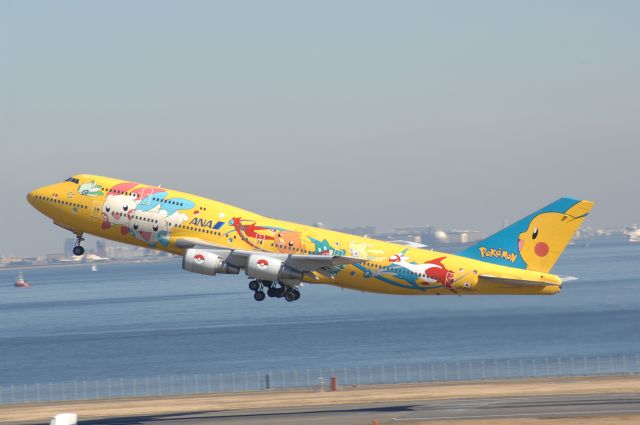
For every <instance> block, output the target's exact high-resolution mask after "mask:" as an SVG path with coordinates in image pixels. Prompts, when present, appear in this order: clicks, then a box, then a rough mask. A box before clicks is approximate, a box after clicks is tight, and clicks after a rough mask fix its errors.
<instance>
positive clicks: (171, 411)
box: [0, 375, 640, 425]
mask: <svg viewBox="0 0 640 425" xmlns="http://www.w3.org/2000/svg"><path fill="white" fill-rule="evenodd" d="M60 412H76V413H78V416H79V418H80V423H81V424H94V425H106V424H118V425H124V424H157V425H158V424H165V425H169V424H171V425H173V424H187V425H207V424H221V425H230V424H233V425H239V424H248V425H258V424H305V425H307V424H309V425H323V424H332V425H342V424H344V425H350V424H354V425H355V424H372V423H373V420H374V419H377V420H378V421H379V423H380V424H381V425H382V424H395V425H404V424H408V425H416V424H429V425H436V424H447V425H457V424H464V425H485V424H492V425H495V424H500V425H512V424H514V425H516V424H517V425H530V424H531V425H533V424H540V423H541V422H542V420H544V424H545V425H578V424H583V423H589V424H590V425H591V424H603V425H604V424H606V425H620V424H632V423H640V376H629V375H627V376H610V377H574V378H552V379H549V378H546V379H525V380H506V381H483V382H455V383H433V384H412V385H382V386H365V387H349V388H343V389H342V390H341V391H337V392H317V391H313V390H295V391H257V392H249V393H230V394H204V395H196V396H180V397H177V396H169V397H154V398H137V399H113V400H97V401H79V402H56V403H41V404H31V405H5V406H1V407H0V423H7V424H8V423H12V424H18V423H22V424H42V423H46V422H48V419H50V418H51V417H52V416H53V415H54V414H55V413H60ZM586 418H589V419H586Z"/></svg>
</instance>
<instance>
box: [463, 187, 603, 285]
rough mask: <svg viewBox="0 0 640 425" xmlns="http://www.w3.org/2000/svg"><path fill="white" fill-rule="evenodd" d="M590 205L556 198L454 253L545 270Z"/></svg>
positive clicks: (555, 257)
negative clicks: (539, 208) (474, 243)
mask: <svg viewBox="0 0 640 425" xmlns="http://www.w3.org/2000/svg"><path fill="white" fill-rule="evenodd" d="M591 208H593V202H591V201H582V200H577V199H571V198H560V199H558V200H557V201H555V202H553V203H551V204H549V205H547V206H546V207H544V208H542V209H541V210H539V211H536V212H535V213H533V214H531V215H529V216H527V217H525V218H523V219H522V220H520V221H518V222H516V223H514V224H512V225H511V226H509V227H506V228H504V229H502V230H501V231H499V232H498V233H495V234H493V235H491V236H489V237H488V238H486V239H484V240H483V241H481V242H479V243H477V244H476V245H474V246H472V247H469V248H467V249H465V250H464V251H462V252H461V253H459V254H458V255H461V256H463V257H467V258H473V259H475V260H480V261H485V262H488V263H494V264H499V265H501V266H509V267H517V268H521V269H527V270H535V271H538V272H543V273H547V272H548V271H549V270H551V268H552V267H553V265H554V264H555V263H556V261H557V260H558V257H560V254H562V251H564V249H565V248H566V247H567V244H568V243H569V241H571V238H572V237H573V234H574V233H575V232H576V230H578V228H579V227H580V225H581V224H582V222H583V221H584V219H585V218H586V217H587V214H589V211H591Z"/></svg>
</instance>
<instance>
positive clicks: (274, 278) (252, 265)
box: [246, 254, 303, 286]
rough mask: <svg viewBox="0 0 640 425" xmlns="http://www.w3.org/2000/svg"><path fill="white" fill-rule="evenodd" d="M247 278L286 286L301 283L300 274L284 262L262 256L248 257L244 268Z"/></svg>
mask: <svg viewBox="0 0 640 425" xmlns="http://www.w3.org/2000/svg"><path fill="white" fill-rule="evenodd" d="M246 273H247V276H249V277H251V278H254V279H260V280H268V281H271V282H278V283H281V284H283V285H287V286H296V285H298V284H299V283H300V281H302V277H303V275H302V273H301V272H299V271H298V270H295V269H292V268H291V267H289V266H286V265H285V264H284V261H282V260H280V259H278V258H274V257H270V256H268V255H262V254H252V255H250V256H249V259H248V261H247V268H246Z"/></svg>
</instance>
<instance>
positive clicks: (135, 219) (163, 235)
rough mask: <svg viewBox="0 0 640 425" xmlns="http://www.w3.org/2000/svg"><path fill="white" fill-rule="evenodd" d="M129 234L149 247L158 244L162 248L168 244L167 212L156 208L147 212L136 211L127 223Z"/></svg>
mask: <svg viewBox="0 0 640 425" xmlns="http://www.w3.org/2000/svg"><path fill="white" fill-rule="evenodd" d="M129 232H130V233H131V236H133V237H134V238H136V239H138V240H141V241H142V242H144V243H146V244H148V245H149V246H155V245H156V244H157V243H158V242H159V243H161V244H162V245H163V246H167V245H168V244H169V228H168V224H167V212H166V211H164V210H160V208H159V207H156V208H154V209H152V210H149V211H140V210H138V211H136V212H135V214H133V216H132V217H131V222H130V223H129Z"/></svg>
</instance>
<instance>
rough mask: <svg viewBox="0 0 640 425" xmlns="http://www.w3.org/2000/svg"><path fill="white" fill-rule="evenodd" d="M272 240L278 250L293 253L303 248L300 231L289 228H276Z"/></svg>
mask: <svg viewBox="0 0 640 425" xmlns="http://www.w3.org/2000/svg"><path fill="white" fill-rule="evenodd" d="M273 241H274V244H275V248H276V251H278V252H286V253H290V254H294V253H296V252H300V251H301V250H302V248H303V245H302V239H301V238H300V233H299V232H294V231H291V230H276V231H275V232H274V239H273Z"/></svg>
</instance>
